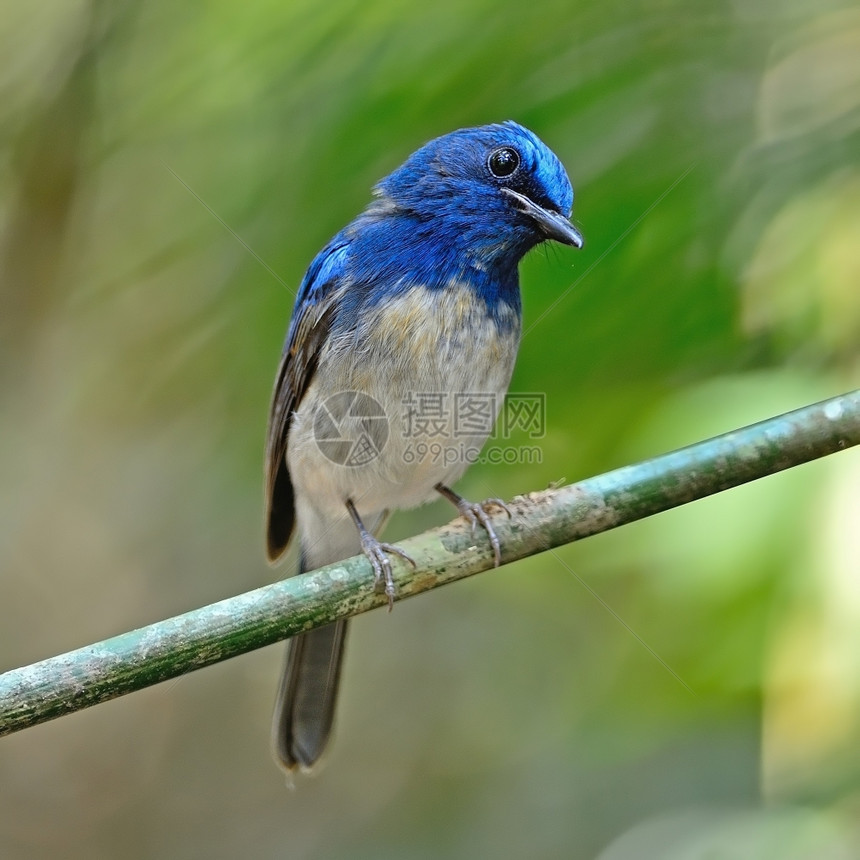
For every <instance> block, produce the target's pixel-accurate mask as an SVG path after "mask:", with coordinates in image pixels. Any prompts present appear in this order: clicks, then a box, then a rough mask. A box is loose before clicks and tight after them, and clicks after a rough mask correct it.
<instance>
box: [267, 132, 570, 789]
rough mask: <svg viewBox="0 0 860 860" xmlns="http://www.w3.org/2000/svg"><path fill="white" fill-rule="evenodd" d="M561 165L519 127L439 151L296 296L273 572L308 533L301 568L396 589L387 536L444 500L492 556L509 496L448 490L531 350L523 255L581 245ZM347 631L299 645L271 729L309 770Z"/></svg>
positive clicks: (276, 464) (270, 466) (281, 402)
mask: <svg viewBox="0 0 860 860" xmlns="http://www.w3.org/2000/svg"><path fill="white" fill-rule="evenodd" d="M572 206H573V189H572V187H571V183H570V180H569V178H568V175H567V173H566V171H565V169H564V167H563V166H562V163H561V161H560V160H559V158H558V157H557V156H556V155H555V153H553V152H552V150H550V149H549V148H548V147H547V146H546V145H545V144H544V143H543V142H542V141H541V140H540V139H539V138H538V137H537V135H535V134H534V133H533V132H531V131H529V130H528V129H526V128H525V127H523V126H522V125H519V124H518V123H516V122H513V121H511V120H508V121H505V122H501V123H494V124H490V125H483V126H478V127H473V128H462V129H458V130H456V131H452V132H450V133H448V134H445V135H442V136H441V137H437V138H435V139H434V140H431V141H429V142H428V143H426V144H425V145H423V146H422V147H420V148H419V149H418V150H416V151H415V152H414V153H413V154H412V155H411V156H409V157H408V158H407V159H406V161H405V162H404V163H403V164H402V165H401V166H400V167H399V168H397V169H396V170H394V171H393V172H392V173H391V174H389V175H388V176H387V177H385V178H384V179H382V180H381V181H380V182H379V183H378V184H377V185H376V186H375V188H374V189H373V197H372V200H371V202H370V203H369V205H368V206H367V207H366V208H365V209H364V211H363V212H361V213H360V214H359V215H358V216H357V217H356V218H355V219H354V220H353V221H352V222H351V223H349V224H348V225H347V226H346V227H344V228H343V229H342V230H341V231H340V232H339V233H337V235H335V236H334V238H333V239H331V241H330V242H329V243H328V244H327V245H326V246H325V247H324V248H323V249H322V250H321V251H320V252H319V254H318V255H317V256H316V257H315V258H314V259H313V261H312V262H311V264H310V266H309V267H308V269H307V272H306V273H305V275H304V278H303V279H302V281H301V284H300V286H299V289H298V292H297V297H296V302H295V306H294V309H293V314H292V318H291V320H290V324H289V327H288V330H287V335H286V340H285V343H284V347H283V352H282V356H281V360H280V364H279V366H278V370H277V375H276V379H275V386H274V393H273V396H272V401H271V408H270V413H269V423H268V432H267V441H266V457H265V460H266V465H265V492H266V551H267V556H268V559H269V561H270V563H272V564H275V563H277V562H278V561H279V560H280V559H281V558H282V556H283V555H284V554H285V552H286V550H287V547H288V544H289V543H290V542H291V538H292V536H293V533H294V532H297V534H298V543H299V557H300V558H299V569H298V571H297V573H301V572H304V571H308V570H313V569H315V568H317V567H321V566H323V565H326V564H333V563H335V562H337V561H341V560H343V559H345V558H349V557H351V556H353V555H359V554H364V555H365V556H366V557H367V559H368V560H369V562H370V564H371V566H372V568H373V573H374V583H375V585H376V587H377V588H378V590H384V591H385V593H386V595H387V596H388V603H389V609H390V608H391V605H392V602H393V600H394V598H395V596H396V587H395V583H394V580H393V577H392V568H391V561H390V558H391V557H392V556H400V557H402V558H403V559H404V560H405V561H406V562H407V563H411V564H412V565H413V566H414V561H413V560H412V559H411V558H410V557H409V556H408V555H407V554H406V553H405V552H404V551H403V550H401V549H400V548H399V547H397V546H396V545H394V544H390V543H385V542H383V541H381V540H380V539H379V533H380V531H381V529H382V527H383V525H384V523H385V521H386V518H387V517H388V515H389V513H390V512H391V511H394V510H398V509H405V508H412V507H416V506H418V505H420V504H423V503H425V502H428V501H431V500H433V499H434V498H438V497H439V495H441V496H443V497H444V498H446V499H448V500H449V501H450V502H451V503H453V504H454V505H455V507H456V508H457V510H458V512H459V514H460V515H461V516H463V517H464V518H465V519H466V520H467V522H468V523H469V524H470V525H471V527H472V532H473V533H474V532H475V529H476V526H480V527H481V529H482V530H483V531H484V532H485V533H486V537H487V539H488V541H489V543H490V545H491V548H492V553H493V558H494V562H495V564H496V565H498V564H499V563H500V561H501V547H500V544H499V540H498V537H497V535H496V531H495V529H494V527H493V522H492V517H493V515H494V511H495V512H496V513H497V514H505V513H506V514H507V515H508V516H510V511H509V510H508V509H507V508H506V506H505V505H504V503H503V502H502V501H501V500H500V499H487V500H485V501H483V502H479V503H472V502H469V501H467V500H466V499H464V498H463V497H461V496H460V495H458V494H457V493H456V492H455V491H454V490H452V489H451V485H452V484H453V483H455V482H456V481H457V480H458V479H459V478H460V477H461V475H462V474H463V473H464V472H465V470H466V468H467V467H468V466H469V464H470V463H471V462H472V461H473V460H474V459H475V457H476V456H477V452H479V451H480V449H481V447H482V446H483V444H484V442H485V441H486V439H487V437H488V435H489V433H490V432H491V430H492V425H493V422H494V421H495V419H496V417H497V414H498V411H499V409H500V407H501V405H502V401H503V399H504V396H505V394H506V392H507V389H508V385H509V382H510V379H511V375H512V373H513V369H514V363H515V360H516V356H517V351H518V348H519V341H520V334H521V326H522V323H521V319H522V313H521V300H520V287H519V271H518V269H519V262H520V260H521V259H522V257H523V256H524V255H525V254H526V253H527V252H528V251H529V250H531V249H532V248H534V247H535V246H537V245H539V244H540V243H542V242H545V241H548V240H552V241H555V242H559V243H561V244H564V245H569V246H573V247H576V248H581V247H582V245H583V238H582V234H581V233H580V231H579V230H578V229H577V228H576V227H575V226H574V224H573V223H572V222H571V220H570V217H571V212H572ZM346 632H347V622H346V621H345V620H340V621H337V622H335V623H333V624H329V625H327V626H324V627H320V628H316V629H313V630H310V631H307V632H304V633H301V634H298V635H297V636H294V637H293V638H292V639H291V640H290V642H289V647H288V653H287V657H286V662H285V666H284V670H283V673H282V676H281V683H280V686H279V688H278V693H277V698H276V704H275V712H274V717H273V726H272V748H273V754H274V757H275V760H276V762H277V763H278V764H279V765H280V766H281V767H282V768H283V769H284V770H286V771H287V772H288V773H290V772H293V771H295V770H297V769H298V770H302V771H308V770H310V769H312V767H313V765H314V764H315V763H316V762H317V761H318V760H319V759H320V757H321V756H322V754H323V751H324V749H325V748H326V745H327V742H328V740H329V737H330V734H331V730H332V723H333V718H334V713H335V704H336V699H337V691H338V685H339V680H340V674H341V665H342V662H343V655H344V645H345V641H346Z"/></svg>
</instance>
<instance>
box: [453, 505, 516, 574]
mask: <svg viewBox="0 0 860 860" xmlns="http://www.w3.org/2000/svg"><path fill="white" fill-rule="evenodd" d="M487 508H501V509H502V510H503V511H504V512H505V513H506V514H507V515H508V519H510V517H511V511H510V509H509V508H508V506H507V505H506V504H505V503H504V502H503V501H502V500H501V499H495V498H493V499H485V500H484V501H483V502H468V501H466V499H460V501H458V502H457V510H458V511H459V512H460V516H461V517H463V518H464V519H465V520H466V522H468V523H469V525H470V526H471V529H472V537H474V536H475V529H476V528H477V527H478V525H479V524H480V526H481V528H483V529H484V531H485V532H486V533H487V537H488V538H489V539H490V546H491V547H492V548H493V561H494V562H495V566H496V567H498V566H499V565H500V564H501V563H502V545H501V543H500V542H499V536H498V535H497V534H496V530H495V528H493V521H492V520H491V519H490V514H489V511H488V510H487Z"/></svg>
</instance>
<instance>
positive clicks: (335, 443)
mask: <svg viewBox="0 0 860 860" xmlns="http://www.w3.org/2000/svg"><path fill="white" fill-rule="evenodd" d="M388 433H389V428H388V417H387V416H386V414H385V410H384V409H383V408H382V404H381V403H380V402H379V401H378V400H376V399H375V398H373V397H371V396H370V395H369V394H365V393H364V392H363V391H341V392H338V393H337V394H332V395H331V397H328V398H326V400H325V401H324V402H323V403H321V404H320V405H319V406H318V407H317V410H316V414H315V415H314V440H315V441H316V443H317V448H319V450H320V452H321V453H322V454H323V455H324V456H325V457H327V458H328V459H329V460H331V462H332V463H337V464H338V465H339V466H350V467H356V466H365V465H367V464H368V463H370V462H372V461H373V460H375V459H376V458H377V457H378V456H379V455H380V454H381V453H382V449H383V448H384V447H385V443H386V442H387V441H388Z"/></svg>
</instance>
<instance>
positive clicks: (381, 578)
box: [361, 532, 416, 612]
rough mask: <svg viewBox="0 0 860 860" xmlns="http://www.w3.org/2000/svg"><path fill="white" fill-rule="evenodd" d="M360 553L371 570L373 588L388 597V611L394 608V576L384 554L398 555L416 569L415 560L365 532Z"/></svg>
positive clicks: (395, 591) (395, 587) (397, 547)
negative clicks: (368, 563)
mask: <svg viewBox="0 0 860 860" xmlns="http://www.w3.org/2000/svg"><path fill="white" fill-rule="evenodd" d="M361 551H362V552H363V553H364V554H365V556H367V560H368V561H369V562H370V565H371V567H372V568H373V587H374V588H375V589H376V590H377V591H379V590H380V588H381V590H383V591H384V592H385V594H386V596H387V597H388V611H389V612H391V610H392V609H393V607H394V597H395V595H396V594H397V586H396V585H395V584H394V576H393V574H392V572H391V562H390V561H389V559H388V555H386V553H391V554H393V555H399V556H400V557H401V558H402V559H405V560H406V561H408V562H409V564H411V565H412V567H416V564H415V560H414V559H413V558H412V557H411V556H410V555H408V554H407V553H405V552H404V551H403V550H402V549H400V547H399V546H395V545H394V544H393V543H384V542H383V541H379V540H377V539H376V538H375V537H374V536H373V535H372V534H369V533H368V532H365V533H364V534H363V535H362V536H361Z"/></svg>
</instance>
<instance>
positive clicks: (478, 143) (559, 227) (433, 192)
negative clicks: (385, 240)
mask: <svg viewBox="0 0 860 860" xmlns="http://www.w3.org/2000/svg"><path fill="white" fill-rule="evenodd" d="M375 191H376V195H377V198H378V199H377V201H376V203H375V205H374V206H373V207H372V210H373V209H375V210H376V212H377V213H378V214H380V215H381V214H383V213H386V214H387V213H391V214H397V215H405V216H408V217H409V219H410V220H411V221H412V222H413V230H414V234H415V235H416V238H417V241H419V242H420V241H422V240H429V239H432V240H433V241H434V242H436V243H438V244H439V245H440V247H445V248H447V249H449V250H450V252H451V253H452V254H456V255H466V256H467V257H469V258H471V259H472V261H473V265H475V266H477V267H478V268H484V267H485V266H487V265H490V266H492V265H497V266H500V267H502V268H510V267H515V266H516V265H517V263H518V262H519V260H520V258H521V257H522V256H523V255H524V254H525V253H526V252H527V251H529V250H530V249H531V248H533V247H534V246H535V245H537V244H539V243H540V242H543V241H546V240H547V239H552V240H555V241H557V242H562V243H563V244H566V245H573V246H575V247H577V248H579V247H582V236H581V235H580V233H579V231H578V230H577V229H576V228H575V227H574V226H573V225H572V224H571V223H570V221H569V217H570V213H571V207H572V205H573V189H572V188H571V185H570V180H569V179H568V177H567V174H566V173H565V170H564V167H562V165H561V162H560V161H559V160H558V158H557V157H556V155H555V154H554V153H553V152H552V150H550V149H549V148H548V147H547V146H546V145H545V144H544V143H543V142H542V141H541V140H540V139H539V138H538V137H537V136H536V135H534V134H533V133H532V132H530V131H529V130H528V129H526V128H523V127H522V126H521V125H518V124H517V123H515V122H504V123H501V124H497V125H485V126H481V127H479V128H466V129H460V130H459V131H454V132H451V133H450V134H446V135H444V136H442V137H438V138H436V139H435V140H431V141H430V142H429V143H427V144H425V145H424V146H422V147H421V149H419V150H417V151H416V152H415V153H413V154H412V155H411V156H410V157H409V159H407V161H406V162H405V163H404V164H403V165H402V166H401V167H400V168H399V169H397V170H395V171H394V173H392V174H390V175H389V176H387V177H386V178H385V179H383V180H382V181H381V182H380V183H379V184H378V185H377V186H376V189H375Z"/></svg>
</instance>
